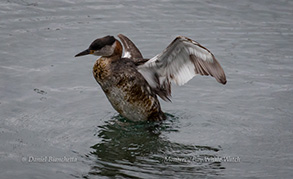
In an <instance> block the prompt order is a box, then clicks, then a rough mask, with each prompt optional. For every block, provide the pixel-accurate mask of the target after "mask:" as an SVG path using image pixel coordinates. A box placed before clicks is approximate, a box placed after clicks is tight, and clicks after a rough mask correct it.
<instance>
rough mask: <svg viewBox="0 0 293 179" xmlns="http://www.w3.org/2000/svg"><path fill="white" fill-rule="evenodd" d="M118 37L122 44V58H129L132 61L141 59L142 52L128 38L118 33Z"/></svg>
mask: <svg viewBox="0 0 293 179" xmlns="http://www.w3.org/2000/svg"><path fill="white" fill-rule="evenodd" d="M118 37H119V39H120V40H121V42H122V44H123V46H124V56H123V57H124V58H129V59H131V60H134V61H138V60H141V59H143V57H142V54H141V53H140V51H139V50H138V48H137V47H136V46H135V44H134V43H133V42H132V41H131V40H130V39H129V38H127V37H126V36H125V35H123V34H119V35H118Z"/></svg>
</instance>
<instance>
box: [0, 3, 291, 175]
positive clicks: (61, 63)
mask: <svg viewBox="0 0 293 179" xmlns="http://www.w3.org/2000/svg"><path fill="white" fill-rule="evenodd" d="M292 9H293V2H292V1H259V2H253V1H240V0H239V1H223V2H213V1H205V2H202V1H175V0H173V1H171V0H170V1H169V0H166V1H159V2H158V1H143V2H140V1H139V2H137V1H130V0H129V1H111V2H110V1H90V0H86V1H83V2H79V1H66V0H64V1H60V0H53V1H50V3H48V2H47V1H44V0H40V1H33V0H22V1H16V0H7V1H1V2H0V17H1V20H0V29H1V31H0V38H1V42H2V43H1V44H0V56H1V60H0V76H1V78H0V91H1V93H0V119H1V121H0V123H1V125H0V126H1V127H0V144H1V145H0V173H1V178H107V177H111V176H112V177H117V178H131V177H134V178H135V177H137V178H292V175H293V172H292V171H293V155H292V151H293V145H292V142H293V141H292V139H293V125H292V124H293V123H292V116H293V113H292V109H293V103H292V101H293V100H292V99H293V78H292V76H293V53H292V46H293V30H292V29H293V20H292V19H293V18H292V17H293V11H292ZM119 33H123V34H125V35H127V36H128V37H130V39H132V40H133V41H134V42H135V43H136V45H137V46H138V47H139V49H140V50H141V52H142V53H143V55H144V56H145V57H152V56H154V55H156V54H157V53H159V52H161V51H162V50H163V49H164V48H165V47H166V46H167V45H168V44H169V43H170V42H171V41H172V40H173V39H174V38H175V37H176V36H177V35H184V36H187V37H189V38H191V39H194V40H196V41H198V42H200V43H201V44H202V45H204V46H206V47H207V48H209V49H210V50H211V51H212V52H213V53H214V54H215V56H216V58H217V59H218V60H219V61H220V63H221V64H222V66H223V68H224V70H225V72H226V75H227V80H228V83H227V84H226V85H225V86H223V85H221V84H219V83H217V82H216V81H215V80H214V79H212V78H211V77H196V78H194V79H192V80H191V81H190V82H189V83H187V84H186V85H185V86H182V87H177V86H173V87H172V88H173V92H172V96H173V98H172V103H166V102H163V101H162V102H161V104H162V108H163V110H164V111H165V112H166V113H167V114H168V119H167V120H166V121H164V122H162V123H159V124H157V123H155V124H154V123H139V124H138V123H132V122H131V121H125V119H123V118H121V117H120V116H118V115H117V113H116V112H115V111H114V110H113V109H112V107H111V106H110V104H109V102H108V101H107V99H106V97H105V95H104V94H103V92H102V91H101V89H100V87H99V86H98V85H97V84H96V82H95V80H94V79H93V77H92V73H91V69H92V66H93V64H94V61H95V57H93V56H88V57H84V58H79V59H77V58H73V56H74V55H75V54H77V53H78V52H80V51H81V50H84V49H85V48H86V47H87V46H88V45H89V43H90V42H91V41H92V40H94V39H95V38H98V37H102V36H105V35H108V34H111V35H117V34H119Z"/></svg>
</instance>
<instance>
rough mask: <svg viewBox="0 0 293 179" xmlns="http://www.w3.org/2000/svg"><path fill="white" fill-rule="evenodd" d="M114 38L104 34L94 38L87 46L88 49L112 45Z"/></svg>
mask: <svg viewBox="0 0 293 179" xmlns="http://www.w3.org/2000/svg"><path fill="white" fill-rule="evenodd" d="M115 40H116V39H115V38H114V37H113V36H110V35H108V36H105V37H103V38H100V39H96V40H95V41H93V42H92V43H91V45H90V47H89V50H100V49H101V48H103V47H105V46H106V45H112V44H113V43H114V42H115Z"/></svg>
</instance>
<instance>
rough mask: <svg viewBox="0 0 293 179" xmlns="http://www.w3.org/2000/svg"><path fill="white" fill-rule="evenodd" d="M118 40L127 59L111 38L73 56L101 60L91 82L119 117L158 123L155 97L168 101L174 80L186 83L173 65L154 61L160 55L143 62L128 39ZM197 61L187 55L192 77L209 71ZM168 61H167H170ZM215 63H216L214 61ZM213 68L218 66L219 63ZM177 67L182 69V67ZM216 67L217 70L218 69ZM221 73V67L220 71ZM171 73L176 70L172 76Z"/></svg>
mask: <svg viewBox="0 0 293 179" xmlns="http://www.w3.org/2000/svg"><path fill="white" fill-rule="evenodd" d="M119 38H120V39H121V41H122V43H123V45H124V47H125V51H126V52H125V54H126V55H127V57H128V58H123V57H122V45H121V43H120V42H119V41H118V40H116V39H115V38H114V37H113V36H106V37H104V38H101V39H97V40H95V41H94V42H93V43H92V44H91V45H90V47H89V49H87V50H85V51H83V52H81V53H79V54H77V55H76V56H82V55H86V54H94V55H99V56H101V57H100V58H99V59H98V60H97V61H96V63H95V65H94V67H93V75H94V78H95V79H96V81H97V82H98V83H99V84H100V86H101V88H102V89H103V91H104V93H105V94H106V96H107V98H108V100H109V101H110V103H111V104H112V106H113V108H114V109H115V110H116V111H117V112H119V113H120V114H121V115H122V116H124V117H126V118H127V119H130V120H133V121H144V120H148V121H160V120H163V119H165V115H164V113H163V112H162V110H161V106H160V102H159V100H158V98H157V95H158V96H160V97H161V98H162V99H164V100H169V97H170V95H171V88H170V81H171V80H175V83H176V84H178V83H179V84H180V83H185V82H186V79H184V80H182V79H181V78H182V77H181V76H182V75H181V76H180V73H182V72H181V71H180V69H179V70H178V69H177V71H176V69H174V67H172V64H171V63H172V62H171V63H170V62H169V63H167V64H164V61H163V62H162V61H160V60H159V61H158V60H156V59H155V58H158V57H159V56H160V54H159V55H157V56H155V57H154V58H152V59H150V60H146V59H143V58H142V55H141V54H140V52H139V50H138V49H137V48H136V47H135V45H134V44H133V43H132V42H131V41H130V40H129V39H128V38H127V37H125V36H123V35H121V34H120V35H119ZM173 43H174V42H173ZM171 45H172V43H171ZM167 49H168V48H167ZM175 50H176V49H175ZM165 51H166V50H165ZM177 51H178V50H177ZM179 51H180V49H179ZM207 52H208V53H210V52H209V51H207ZM179 53H181V52H179ZM162 54H164V52H163V53H162ZM212 57H213V55H212ZM193 58H194V59H193ZM196 58H198V56H194V57H193V56H191V55H190V59H191V61H190V62H188V63H191V64H192V63H193V64H194V66H195V67H187V69H189V68H193V69H192V70H194V73H196V72H197V73H200V72H201V73H202V75H208V74H209V69H207V68H206V67H203V65H204V64H202V63H201V62H199V64H198V67H196V60H197V59H196ZM207 58H208V57H207ZM213 58H214V57H213ZM168 59H169V60H170V58H168ZM152 61H153V63H152ZM215 62H217V61H216V60H215ZM160 63H161V64H160ZM156 64H157V65H156ZM168 65H169V66H171V68H170V67H168ZM216 65H219V64H218V62H217V63H216ZM164 66H167V67H164ZM189 66H190V64H189ZM179 67H180V68H181V69H182V68H183V69H184V68H185V66H184V64H183V66H182V65H181V66H179ZM219 67H220V66H219ZM219 67H218V66H217V68H219ZM221 69H222V68H221V67H220V71H221ZM172 70H173V71H174V70H175V73H174V72H172ZM168 71H171V72H168ZM176 72H177V74H176ZM168 73H170V74H168ZM178 74H179V78H178ZM190 74H191V72H188V73H187V74H185V76H186V75H187V76H186V78H190ZM223 74H224V73H223ZM176 75H177V76H176ZM191 75H193V74H191ZM210 75H213V74H210ZM193 76H194V75H193ZM216 79H217V80H218V81H220V82H221V80H222V83H226V78H225V74H224V76H223V75H222V76H221V75H220V77H219V78H217V77H216ZM176 80H177V82H178V83H177V82H176ZM188 80H189V79H187V81H188ZM182 81H183V82H182Z"/></svg>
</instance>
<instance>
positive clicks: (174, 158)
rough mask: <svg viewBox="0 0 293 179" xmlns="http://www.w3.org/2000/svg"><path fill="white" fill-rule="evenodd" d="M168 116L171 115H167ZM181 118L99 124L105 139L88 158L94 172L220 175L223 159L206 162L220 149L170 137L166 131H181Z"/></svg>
mask: <svg viewBox="0 0 293 179" xmlns="http://www.w3.org/2000/svg"><path fill="white" fill-rule="evenodd" d="M167 115H168V114H167ZM176 125H178V120H177V119H176V118H175V117H174V116H172V115H168V119H167V120H166V121H164V122H161V123H149V122H141V123H137V122H136V123H134V122H131V121H126V120H125V119H124V118H123V117H121V116H116V117H114V118H113V119H112V120H111V121H108V122H106V124H105V125H103V126H99V129H100V130H99V131H98V133H97V136H98V137H100V138H102V141H101V142H99V143H97V144H95V145H93V146H92V147H91V148H92V149H94V150H93V151H92V152H91V153H90V154H89V155H88V156H87V157H88V158H90V159H91V160H92V161H93V163H92V164H91V171H90V172H89V174H88V176H84V177H85V178H88V177H89V176H91V175H99V176H116V177H117V176H122V177H143V178H154V177H159V176H160V175H162V176H170V177H171V176H173V177H174V176H176V175H178V176H198V177H201V176H202V177H204V176H207V175H209V176H210V175H219V174H220V172H221V169H224V167H222V166H221V163H220V162H212V161H206V160H205V158H207V157H216V154H217V152H218V151H219V149H218V148H213V147H209V146H196V145H186V144H180V143H176V142H171V141H170V140H168V138H167V137H166V136H164V134H167V133H170V132H178V130H177V127H176Z"/></svg>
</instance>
